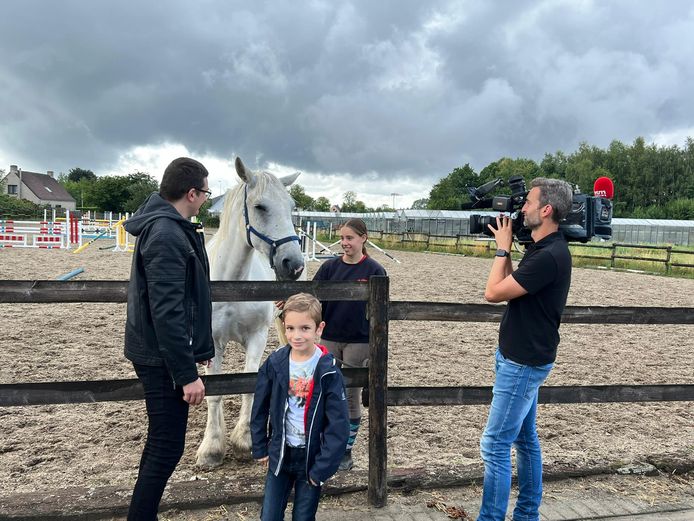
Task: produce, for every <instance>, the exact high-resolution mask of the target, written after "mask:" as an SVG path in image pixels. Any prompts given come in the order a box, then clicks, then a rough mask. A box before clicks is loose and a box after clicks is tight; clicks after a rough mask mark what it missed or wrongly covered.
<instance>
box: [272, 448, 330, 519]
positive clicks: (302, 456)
mask: <svg viewBox="0 0 694 521" xmlns="http://www.w3.org/2000/svg"><path fill="white" fill-rule="evenodd" d="M284 451H285V452H284V460H283V461H282V468H281V469H280V472H279V475H278V476H275V475H274V474H273V472H272V470H268V473H267V478H266V479H265V497H264V498H263V508H262V510H261V511H260V519H261V520H262V521H282V520H283V519H284V511H285V509H286V508H287V501H288V499H289V494H290V493H291V491H292V488H293V489H294V509H293V510H292V520H293V521H314V520H315V519H316V510H318V500H319V499H320V486H318V487H315V486H313V485H311V484H310V483H309V482H308V479H307V476H306V449H295V448H291V447H285V448H284Z"/></svg>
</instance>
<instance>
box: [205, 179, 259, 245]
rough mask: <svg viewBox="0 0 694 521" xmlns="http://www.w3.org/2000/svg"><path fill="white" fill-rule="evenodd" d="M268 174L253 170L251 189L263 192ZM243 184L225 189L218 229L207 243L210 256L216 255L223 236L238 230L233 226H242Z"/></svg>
mask: <svg viewBox="0 0 694 521" xmlns="http://www.w3.org/2000/svg"><path fill="white" fill-rule="evenodd" d="M270 176H271V174H269V173H267V172H255V178H254V185H253V190H254V191H255V190H258V191H260V193H263V192H264V191H265V188H266V187H267V185H268V183H269V182H270ZM245 186H246V183H244V182H241V183H238V185H237V186H236V187H234V188H230V189H229V190H227V193H226V196H225V197H224V207H223V208H222V214H221V215H220V217H219V229H218V230H217V233H215V235H214V237H213V238H212V240H211V241H210V243H209V248H210V251H209V253H210V257H211V258H212V257H215V256H216V255H217V250H218V249H219V245H220V244H221V243H222V242H223V241H224V239H225V238H227V237H231V236H232V234H233V233H238V230H234V229H233V226H241V227H243V226H244V223H243V222H242V221H241V220H239V219H238V217H239V216H242V213H243V189H244V187H245ZM235 209H238V213H235V212H234V210H235Z"/></svg>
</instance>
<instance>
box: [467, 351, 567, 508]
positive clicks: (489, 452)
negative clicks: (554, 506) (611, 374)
mask: <svg viewBox="0 0 694 521" xmlns="http://www.w3.org/2000/svg"><path fill="white" fill-rule="evenodd" d="M552 366H553V364H547V365H542V366H529V365H522V364H518V363H516V362H513V361H511V360H509V359H507V358H504V357H503V355H502V354H501V353H500V352H499V350H497V352H496V380H495V382H494V397H493V398H492V405H491V408H490V410H489V419H488V420H487V427H486V428H485V430H484V434H483V435H482V441H481V443H480V449H481V451H480V452H481V454H482V460H483V461H484V489H483V495H482V506H481V507H480V515H479V517H478V518H477V520H478V521H503V519H504V518H505V516H506V508H507V506H508V499H509V494H510V492H511V444H513V445H515V447H516V463H517V466H518V501H517V502H516V508H515V510H514V511H513V519H514V521H537V520H539V519H540V514H539V508H540V502H541V501H542V454H541V452H540V441H539V439H538V437H537V430H536V428H535V414H536V412H537V394H538V389H539V388H540V385H542V383H543V382H544V381H545V379H546V378H547V376H548V375H549V372H550V370H551V369H552Z"/></svg>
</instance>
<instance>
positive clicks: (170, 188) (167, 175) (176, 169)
mask: <svg viewBox="0 0 694 521" xmlns="http://www.w3.org/2000/svg"><path fill="white" fill-rule="evenodd" d="M207 175H208V173H207V169H206V168H205V167H204V166H203V165H202V163H200V162H199V161H196V160H195V159H191V158H189V157H179V158H178V159H174V160H173V161H171V163H169V166H167V167H166V170H164V177H163V178H162V180H161V185H160V186H159V195H161V196H162V197H163V198H164V199H166V200H167V201H178V200H179V199H180V198H181V197H183V196H184V195H185V194H186V193H187V192H188V190H190V189H191V188H196V189H198V190H201V189H202V188H203V187H204V186H205V178H206V177H207Z"/></svg>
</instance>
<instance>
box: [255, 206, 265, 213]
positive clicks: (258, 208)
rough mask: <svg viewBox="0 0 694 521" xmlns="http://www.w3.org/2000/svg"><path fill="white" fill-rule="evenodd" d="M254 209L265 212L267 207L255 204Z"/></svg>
mask: <svg viewBox="0 0 694 521" xmlns="http://www.w3.org/2000/svg"><path fill="white" fill-rule="evenodd" d="M255 209H256V210H259V211H261V212H267V208H265V207H264V206H263V205H262V204H256V205H255Z"/></svg>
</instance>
